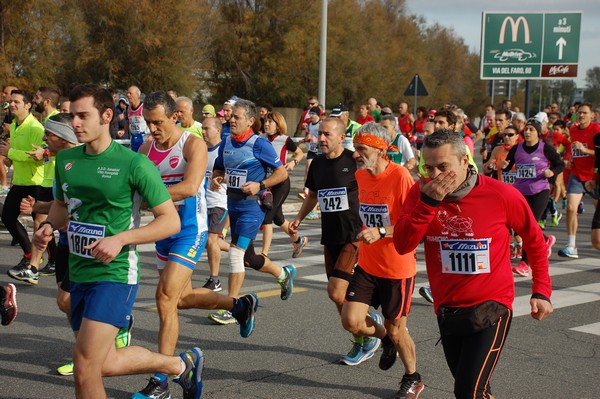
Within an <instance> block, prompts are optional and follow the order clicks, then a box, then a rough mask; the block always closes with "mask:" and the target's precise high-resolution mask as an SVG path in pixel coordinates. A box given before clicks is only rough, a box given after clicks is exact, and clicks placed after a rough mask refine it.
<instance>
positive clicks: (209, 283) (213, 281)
mask: <svg viewBox="0 0 600 399" xmlns="http://www.w3.org/2000/svg"><path fill="white" fill-rule="evenodd" d="M202 288H208V289H209V290H213V291H214V292H219V291H221V290H223V287H222V286H221V280H219V279H218V278H212V277H209V278H208V279H207V280H206V283H204V285H203V286H202Z"/></svg>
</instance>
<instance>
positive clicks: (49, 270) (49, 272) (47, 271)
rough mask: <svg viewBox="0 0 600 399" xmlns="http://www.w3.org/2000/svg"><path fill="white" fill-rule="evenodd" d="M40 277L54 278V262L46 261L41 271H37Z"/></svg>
mask: <svg viewBox="0 0 600 399" xmlns="http://www.w3.org/2000/svg"><path fill="white" fill-rule="evenodd" d="M39 274H40V276H55V275H56V264H55V263H54V261H53V260H52V261H50V260H49V261H48V263H46V266H44V267H43V268H42V269H40V271H39Z"/></svg>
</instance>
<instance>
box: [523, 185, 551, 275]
mask: <svg viewBox="0 0 600 399" xmlns="http://www.w3.org/2000/svg"><path fill="white" fill-rule="evenodd" d="M524 197H525V200H526V201H527V203H528V204H529V208H531V212H533V216H534V217H535V220H540V219H541V218H542V214H543V213H544V211H545V210H546V207H547V206H548V198H550V190H542V191H540V192H539V193H537V194H533V195H524ZM544 238H546V235H544ZM521 260H522V261H523V262H525V263H527V264H529V258H528V257H527V253H526V252H525V249H523V257H522V258H521Z"/></svg>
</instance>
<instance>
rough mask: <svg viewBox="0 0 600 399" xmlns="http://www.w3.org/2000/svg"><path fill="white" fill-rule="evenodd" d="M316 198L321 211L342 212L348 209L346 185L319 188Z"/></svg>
mask: <svg viewBox="0 0 600 399" xmlns="http://www.w3.org/2000/svg"><path fill="white" fill-rule="evenodd" d="M317 199H318V200H319V206H320V207H321V212H342V211H347V210H348V209H350V206H349V205H348V191H347V190H346V187H339V188H328V189H324V190H319V191H318V192H317Z"/></svg>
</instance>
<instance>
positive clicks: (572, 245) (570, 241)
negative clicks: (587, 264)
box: [567, 235, 577, 248]
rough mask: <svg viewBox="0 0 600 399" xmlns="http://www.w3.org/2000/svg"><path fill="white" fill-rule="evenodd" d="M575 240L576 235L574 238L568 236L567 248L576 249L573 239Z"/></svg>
mask: <svg viewBox="0 0 600 399" xmlns="http://www.w3.org/2000/svg"><path fill="white" fill-rule="evenodd" d="M576 238H577V236H576V235H574V236H571V235H570V236H569V243H568V244H567V247H573V248H576V247H575V239H576Z"/></svg>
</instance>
